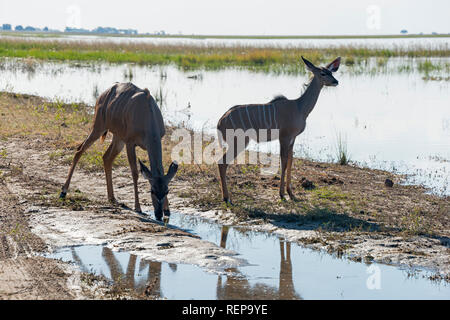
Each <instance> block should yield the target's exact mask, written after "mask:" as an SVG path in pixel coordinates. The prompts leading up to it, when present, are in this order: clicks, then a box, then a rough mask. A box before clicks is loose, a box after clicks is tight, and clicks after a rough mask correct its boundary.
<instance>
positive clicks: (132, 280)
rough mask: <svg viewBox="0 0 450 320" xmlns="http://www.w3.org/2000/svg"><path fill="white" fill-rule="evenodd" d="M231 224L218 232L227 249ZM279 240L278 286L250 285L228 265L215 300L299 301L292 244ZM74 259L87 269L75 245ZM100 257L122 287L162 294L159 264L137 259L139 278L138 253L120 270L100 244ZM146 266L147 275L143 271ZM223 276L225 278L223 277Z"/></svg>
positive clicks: (112, 254)
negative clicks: (293, 276)
mask: <svg viewBox="0 0 450 320" xmlns="http://www.w3.org/2000/svg"><path fill="white" fill-rule="evenodd" d="M229 230H230V227H228V226H223V227H222V232H221V240H220V246H221V247H222V248H226V243H227V238H228V232H229ZM279 241H280V275H279V286H278V288H276V287H272V286H269V285H267V284H264V283H257V284H254V285H252V284H250V283H249V281H248V279H246V278H245V276H244V275H242V274H241V273H240V271H239V270H238V269H237V268H228V269H226V270H225V271H226V272H227V273H228V275H227V276H220V275H219V276H218V279H217V288H216V295H217V299H220V300H222V299H223V300H227V299H245V300H250V299H267V300H269V299H270V300H271V299H280V300H298V299H301V297H300V295H298V294H297V293H296V292H295V288H294V283H293V279H292V262H291V244H290V243H289V242H285V241H284V239H281V238H280V239H279ZM72 258H73V260H74V261H75V262H76V263H77V264H78V265H79V266H81V269H82V271H84V272H90V271H91V270H89V268H87V267H86V265H85V264H84V263H83V261H82V259H80V257H79V256H78V254H77V252H76V251H75V249H74V248H72ZM102 258H103V260H104V261H105V263H106V265H107V266H108V269H109V271H110V274H111V279H112V280H113V282H114V283H115V284H116V285H119V286H120V287H121V288H129V289H134V290H135V291H136V292H138V293H145V294H146V295H148V296H153V297H164V294H163V292H162V289H161V277H162V263H161V262H154V261H148V260H143V259H139V266H138V275H139V276H138V277H136V264H137V261H138V259H137V256H136V255H130V257H129V259H128V264H127V268H126V270H123V268H122V266H121V264H120V262H119V261H118V260H117V258H116V256H115V255H114V252H113V251H112V250H111V249H109V248H107V247H103V249H102ZM147 267H148V272H147V276H143V274H142V272H143V271H144V270H145V269H146V268H147ZM169 268H170V269H171V270H172V272H176V271H177V265H176V264H169ZM224 278H225V279H224Z"/></svg>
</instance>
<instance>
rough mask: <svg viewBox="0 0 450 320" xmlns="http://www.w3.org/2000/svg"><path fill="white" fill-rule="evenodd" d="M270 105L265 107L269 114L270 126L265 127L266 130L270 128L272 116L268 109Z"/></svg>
mask: <svg viewBox="0 0 450 320" xmlns="http://www.w3.org/2000/svg"><path fill="white" fill-rule="evenodd" d="M271 106H272V105H271V104H270V105H268V106H267V111H268V112H269V119H270V125H269V126H268V127H267V129H270V128H272V114H271V113H270V110H269V107H271Z"/></svg>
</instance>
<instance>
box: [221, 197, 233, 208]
mask: <svg viewBox="0 0 450 320" xmlns="http://www.w3.org/2000/svg"><path fill="white" fill-rule="evenodd" d="M223 202H225V204H226V205H227V206H234V204H233V202H231V200H230V199H225V198H224V199H223Z"/></svg>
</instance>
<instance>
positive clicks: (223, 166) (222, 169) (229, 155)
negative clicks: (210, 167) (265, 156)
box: [219, 138, 250, 203]
mask: <svg viewBox="0 0 450 320" xmlns="http://www.w3.org/2000/svg"><path fill="white" fill-rule="evenodd" d="M249 142H250V140H249V139H248V138H246V139H245V143H244V145H243V146H239V145H238V141H237V138H234V147H233V148H228V150H227V152H226V153H225V154H224V155H223V157H222V161H221V163H219V175H220V182H221V186H222V196H223V201H225V202H226V203H231V201H230V193H229V192H228V186H227V168H228V165H229V164H230V162H233V161H234V159H236V158H237V156H238V155H239V154H241V152H242V151H244V150H245V149H246V148H247V146H248V144H249Z"/></svg>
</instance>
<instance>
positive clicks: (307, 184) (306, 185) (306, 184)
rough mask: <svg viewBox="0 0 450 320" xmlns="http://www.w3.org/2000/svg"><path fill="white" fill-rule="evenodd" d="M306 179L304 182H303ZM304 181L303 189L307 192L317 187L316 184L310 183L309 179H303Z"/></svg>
mask: <svg viewBox="0 0 450 320" xmlns="http://www.w3.org/2000/svg"><path fill="white" fill-rule="evenodd" d="M303 179H304V180H303ZM303 179H302V180H303V181H302V187H303V189H306V190H311V189H314V188H315V186H314V183H312V181H309V180H308V179H305V178H303Z"/></svg>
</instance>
